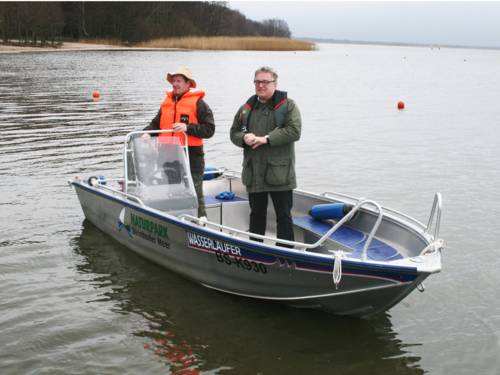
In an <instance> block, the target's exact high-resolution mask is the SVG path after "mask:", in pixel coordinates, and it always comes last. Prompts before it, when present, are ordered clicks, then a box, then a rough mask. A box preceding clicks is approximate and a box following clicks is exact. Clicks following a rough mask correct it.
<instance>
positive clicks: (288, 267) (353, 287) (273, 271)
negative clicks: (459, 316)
mask: <svg viewBox="0 0 500 375" xmlns="http://www.w3.org/2000/svg"><path fill="white" fill-rule="evenodd" d="M72 185H73V186H74V187H75V189H76V192H77V195H78V198H79V200H80V204H81V206H82V209H83V212H84V214H85V217H86V218H87V219H88V220H89V221H90V222H92V223H93V224H94V225H95V226H96V227H98V228H99V229H100V230H102V231H103V232H104V233H106V234H108V235H110V236H112V237H113V238H114V239H115V240H117V241H118V242H120V243H121V244H123V245H124V246H126V247H127V248H129V249H131V250H133V251H134V252H136V253H137V254H139V255H141V256H143V257H144V258H147V259H149V260H151V261H152V262H154V263H157V264H159V265H161V266H163V267H165V268H166V269H168V270H171V271H172V272H176V273H178V274H180V275H182V276H184V277H186V278H189V279H191V280H193V281H195V282H197V283H199V284H201V285H203V286H205V287H209V288H212V289H216V290H219V291H222V292H226V293H232V294H236V295H240V296H245V297H251V298H258V299H261V300H268V301H269V300H273V301H280V302H283V303H286V304H289V305H291V306H295V307H299V308H313V309H319V310H324V311H327V312H329V313H333V314H339V315H354V316H360V317H366V316H370V315H373V314H376V313H378V312H381V311H385V310H387V309H389V308H390V307H392V306H394V305H395V304H396V303H398V302H399V301H400V300H401V299H403V298H404V297H406V296H407V295H408V294H409V293H410V292H411V291H412V290H413V289H415V288H416V286H417V285H418V284H419V283H421V282H422V281H423V280H424V279H425V278H426V277H427V276H428V275H429V273H426V272H419V271H418V269H417V267H411V266H400V265H389V264H383V263H382V262H379V263H376V262H363V261H360V260H355V259H344V260H343V261H342V279H341V282H340V283H339V284H338V285H335V283H334V282H333V279H332V273H333V269H334V259H333V258H332V256H331V255H328V254H318V253H314V252H309V251H308V252H305V251H297V250H288V249H285V248H281V247H277V246H269V245H264V244H261V243H259V242H254V241H248V240H246V239H242V238H238V237H234V236H230V235H228V234H227V233H223V232H221V231H217V230H213V229H209V228H207V227H203V226H200V225H197V224H195V223H192V222H189V221H184V220H181V219H179V218H177V217H175V216H171V215H168V214H166V213H164V212H160V211H157V210H154V209H151V208H148V207H147V206H141V205H140V204H138V203H135V202H132V201H130V200H127V199H125V198H124V197H121V196H119V195H116V194H113V193H110V192H107V191H104V190H101V189H98V188H95V187H93V186H89V185H87V184H85V183H83V182H80V181H76V182H73V183H72Z"/></svg>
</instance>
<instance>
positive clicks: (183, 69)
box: [167, 66, 196, 88]
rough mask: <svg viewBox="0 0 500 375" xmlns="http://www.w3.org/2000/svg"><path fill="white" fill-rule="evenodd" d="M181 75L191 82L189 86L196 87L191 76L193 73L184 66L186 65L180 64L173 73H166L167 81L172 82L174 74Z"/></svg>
mask: <svg viewBox="0 0 500 375" xmlns="http://www.w3.org/2000/svg"><path fill="white" fill-rule="evenodd" d="M179 74H180V75H182V76H184V77H186V79H187V80H188V81H189V82H191V86H192V87H193V88H195V87H196V81H195V80H194V78H193V73H191V70H190V69H189V68H188V67H186V66H181V67H180V68H178V69H177V70H176V71H175V72H173V73H167V81H168V82H170V83H172V78H173V77H174V76H176V75H179Z"/></svg>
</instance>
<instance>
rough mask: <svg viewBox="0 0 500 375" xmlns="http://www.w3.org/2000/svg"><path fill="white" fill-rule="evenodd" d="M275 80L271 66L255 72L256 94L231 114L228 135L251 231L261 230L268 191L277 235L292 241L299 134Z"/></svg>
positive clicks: (293, 108) (292, 107)
mask: <svg viewBox="0 0 500 375" xmlns="http://www.w3.org/2000/svg"><path fill="white" fill-rule="evenodd" d="M277 82H278V74H276V72H275V71H274V70H273V69H272V68H270V67H262V68H260V69H258V70H257V71H256V72H255V75H254V84H255V95H253V96H252V97H250V99H248V101H247V102H246V103H245V104H244V105H243V106H241V108H240V109H239V110H238V112H237V113H236V116H235V117H234V121H233V125H232V127H231V131H230V137H231V141H232V142H233V143H234V144H235V145H236V146H238V147H242V148H243V171H242V175H241V179H242V182H243V184H244V185H245V186H246V188H247V192H248V201H249V203H250V232H251V233H256V234H261V235H264V234H265V232H266V217H267V204H268V197H269V195H270V196H271V199H272V201H273V205H274V210H275V212H276V226H277V237H278V238H280V239H284V240H289V241H293V240H294V235H293V222H292V215H291V210H292V205H293V192H292V191H293V189H295V188H296V187H297V182H296V177H295V151H294V142H296V141H298V140H299V138H300V131H301V126H302V121H301V117H300V112H299V109H298V107H297V105H296V104H295V102H294V101H293V100H292V99H290V98H287V93H286V92H284V91H279V90H277V89H276V88H277ZM282 246H283V245H282Z"/></svg>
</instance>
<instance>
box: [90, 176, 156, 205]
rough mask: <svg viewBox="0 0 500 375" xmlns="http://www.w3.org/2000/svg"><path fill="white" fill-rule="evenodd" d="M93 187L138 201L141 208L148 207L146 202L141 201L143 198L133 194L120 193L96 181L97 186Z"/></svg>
mask: <svg viewBox="0 0 500 375" xmlns="http://www.w3.org/2000/svg"><path fill="white" fill-rule="evenodd" d="M92 186H94V187H99V189H103V190H107V191H110V192H112V193H114V194H119V195H122V196H124V197H126V198H128V199H131V200H133V201H136V202H137V203H139V204H140V205H141V206H143V207H144V206H146V205H145V204H144V202H143V201H142V200H141V198H139V197H137V196H135V195H132V194H130V193H126V192H124V191H120V190H117V189H113V188H111V187H109V186H106V185H103V184H100V183H99V181H96V184H95V185H92Z"/></svg>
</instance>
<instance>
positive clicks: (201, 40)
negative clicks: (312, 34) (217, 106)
mask: <svg viewBox="0 0 500 375" xmlns="http://www.w3.org/2000/svg"><path fill="white" fill-rule="evenodd" d="M315 46H316V45H315V44H314V43H311V42H306V41H302V40H294V39H288V38H267V37H229V36H217V37H181V38H161V39H154V40H150V41H147V42H142V43H139V44H136V45H134V47H142V48H182V49H194V50H229V51H311V50H314V49H315Z"/></svg>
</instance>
